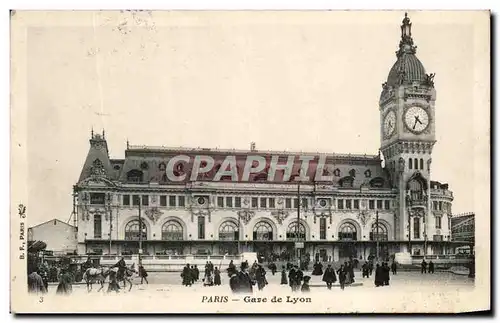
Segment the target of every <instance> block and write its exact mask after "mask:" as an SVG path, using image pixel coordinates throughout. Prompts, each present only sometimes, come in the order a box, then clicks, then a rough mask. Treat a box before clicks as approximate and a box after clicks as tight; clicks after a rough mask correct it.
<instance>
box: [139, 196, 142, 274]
mask: <svg viewBox="0 0 500 323" xmlns="http://www.w3.org/2000/svg"><path fill="white" fill-rule="evenodd" d="M141 199H142V196H141V195H139V265H141V263H142V260H141V255H142V216H141V204H142V200H141Z"/></svg>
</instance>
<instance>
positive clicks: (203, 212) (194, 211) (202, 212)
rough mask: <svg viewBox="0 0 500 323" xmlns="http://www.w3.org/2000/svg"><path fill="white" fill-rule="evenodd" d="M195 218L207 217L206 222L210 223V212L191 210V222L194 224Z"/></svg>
mask: <svg viewBox="0 0 500 323" xmlns="http://www.w3.org/2000/svg"><path fill="white" fill-rule="evenodd" d="M195 216H206V217H208V222H212V217H211V212H210V210H207V209H201V210H196V209H192V210H191V222H194V217H195Z"/></svg>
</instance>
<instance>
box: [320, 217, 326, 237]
mask: <svg viewBox="0 0 500 323" xmlns="http://www.w3.org/2000/svg"><path fill="white" fill-rule="evenodd" d="M319 238H320V239H321V240H326V219H325V218H320V219H319Z"/></svg>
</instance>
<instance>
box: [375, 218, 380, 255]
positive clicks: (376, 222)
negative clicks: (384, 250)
mask: <svg viewBox="0 0 500 323" xmlns="http://www.w3.org/2000/svg"><path fill="white" fill-rule="evenodd" d="M375 225H376V235H377V236H376V242H377V250H376V253H377V262H378V261H379V249H380V248H379V247H380V245H379V233H378V230H379V229H378V211H377V212H376V216H375Z"/></svg>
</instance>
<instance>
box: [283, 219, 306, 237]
mask: <svg viewBox="0 0 500 323" xmlns="http://www.w3.org/2000/svg"><path fill="white" fill-rule="evenodd" d="M297 223H299V225H298V227H297ZM286 238H287V240H296V239H300V240H305V239H306V227H305V226H304V224H303V223H300V222H297V221H294V222H292V223H290V224H289V225H288V228H287V229H286Z"/></svg>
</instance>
